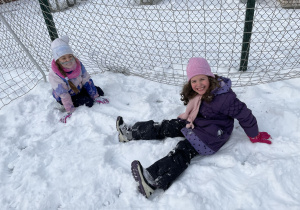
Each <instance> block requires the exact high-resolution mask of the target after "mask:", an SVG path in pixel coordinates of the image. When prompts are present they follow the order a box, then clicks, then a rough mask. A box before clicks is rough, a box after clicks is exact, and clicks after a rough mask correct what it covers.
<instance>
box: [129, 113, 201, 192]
mask: <svg viewBox="0 0 300 210" xmlns="http://www.w3.org/2000/svg"><path fill="white" fill-rule="evenodd" d="M185 125H186V121H184V120H180V119H173V120H164V121H162V123H161V124H159V123H155V122H154V121H153V120H151V121H147V122H137V123H135V124H134V125H133V126H132V136H133V139H134V140H139V139H142V140H148V139H163V138H165V137H181V136H182V137H183V134H182V133H181V131H180V130H181V129H182V128H184V127H185ZM198 154H199V153H198V152H197V151H196V150H195V149H194V147H193V146H192V145H191V144H190V142H189V141H188V140H186V139H185V140H183V141H180V142H178V144H177V145H176V147H175V148H174V150H172V151H171V152H170V153H169V154H168V155H167V156H165V157H163V158H162V159H160V160H158V161H156V162H155V163H153V164H152V165H151V166H149V167H148V168H146V170H147V171H148V172H149V173H150V175H151V176H152V178H153V179H154V182H155V187H156V188H159V189H163V190H166V189H168V187H169V186H170V185H171V184H172V182H173V181H174V180H175V179H176V178H177V177H178V176H179V175H180V174H181V173H182V172H183V171H184V170H185V169H186V168H187V167H188V165H189V164H190V161H191V159H192V158H194V157H195V156H197V155H198Z"/></svg>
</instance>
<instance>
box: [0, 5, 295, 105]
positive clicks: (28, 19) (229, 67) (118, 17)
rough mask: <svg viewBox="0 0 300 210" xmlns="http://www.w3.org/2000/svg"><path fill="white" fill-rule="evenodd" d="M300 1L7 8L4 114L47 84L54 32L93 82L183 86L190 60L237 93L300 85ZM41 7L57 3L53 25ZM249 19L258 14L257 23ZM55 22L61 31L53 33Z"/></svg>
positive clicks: (1, 48) (1, 84)
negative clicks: (291, 82) (111, 74)
mask: <svg viewBox="0 0 300 210" xmlns="http://www.w3.org/2000/svg"><path fill="white" fill-rule="evenodd" d="M7 1H8V0H7ZM299 1H300V0H299ZM299 1H297V0H294V1H284V0H267V1H265V0H264V1H262V0H259V1H255V0H248V1H247V0H209V1H205V0H153V1H150V0H143V4H142V3H141V1H140V0H127V1H125V0H115V1H111V0H68V1H67V0H49V1H46V0H39V1H38V0H17V1H13V2H10V3H2V4H0V14H1V16H0V17H2V19H1V20H0V39H1V44H0V71H1V73H0V89H1V94H0V108H1V107H3V106H4V105H6V104H8V103H9V102H10V101H11V100H13V99H15V98H17V97H19V96H21V95H23V94H25V93H27V92H28V91H29V90H30V89H32V88H33V87H34V86H35V85H36V84H37V83H38V81H39V80H41V79H43V77H44V75H43V74H42V73H41V72H40V71H39V70H42V72H44V73H45V75H47V71H48V70H49V68H50V63H51V60H52V55H51V50H50V43H51V39H50V36H49V34H51V33H49V30H48V29H49V27H50V28H51V27H54V29H55V31H56V33H57V35H59V36H61V35H64V34H67V35H69V37H70V44H71V46H72V48H73V51H74V52H75V54H76V56H78V57H79V59H80V60H82V62H83V63H84V65H85V66H86V68H87V70H88V71H89V72H90V73H91V74H95V73H101V72H103V71H107V70H110V71H115V72H123V73H126V74H134V75H138V76H141V77H144V78H146V79H149V80H153V81H157V82H161V83H167V84H172V85H182V84H183V83H184V82H185V81H186V76H185V66H186V63H187V61H188V59H189V58H190V57H193V56H201V57H205V58H206V59H207V60H208V61H209V63H210V64H211V66H212V69H213V72H214V73H217V74H219V75H222V76H225V77H230V78H231V79H232V82H233V86H246V85H256V84H261V83H267V82H274V81H278V80H284V79H290V78H294V77H299V76H300V59H299V58H300V35H299V34H300V27H299V26H300V9H297V8H299V5H300V2H299ZM251 2H252V3H254V4H250V3H251ZM40 3H41V4H42V7H43V6H44V7H45V6H46V7H47V4H48V3H49V6H50V8H48V10H49V11H51V12H50V13H48V14H46V13H44V15H45V17H46V20H45V19H44V16H43V13H42V10H41V5H40ZM147 4H148V5H147ZM149 4H150V5H149ZM151 4H152V5H151ZM249 5H250V6H249ZM251 5H252V6H251ZM287 5H288V6H287ZM247 6H248V8H247ZM283 7H284V8H283ZM287 8H289V9H287ZM248 12H250V13H251V12H252V13H253V17H252V19H251V17H248V15H249V14H250V13H249V14H248ZM49 18H50V19H49ZM51 18H52V19H51ZM52 20H53V22H54V25H51V26H50V25H49V22H50V23H52V22H51V21H52ZM5 21H6V24H5ZM46 23H47V24H48V26H47V25H46ZM9 27H10V29H11V31H10V30H9V29H8V28H9ZM52 32H53V31H52ZM52 35H53V33H52ZM54 35H55V33H54ZM245 37H246V38H247V37H248V39H245ZM245 56H246V57H245ZM245 63H246V68H245V66H244V68H243V70H245V69H247V70H246V71H240V70H241V65H243V64H245Z"/></svg>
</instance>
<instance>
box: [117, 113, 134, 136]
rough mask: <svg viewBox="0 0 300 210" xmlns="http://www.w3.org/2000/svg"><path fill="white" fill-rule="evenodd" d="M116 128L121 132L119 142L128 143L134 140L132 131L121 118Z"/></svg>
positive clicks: (118, 119)
mask: <svg viewBox="0 0 300 210" xmlns="http://www.w3.org/2000/svg"><path fill="white" fill-rule="evenodd" d="M116 128H117V131H118V132H119V142H128V141H130V140H132V130H131V128H130V127H128V126H127V125H126V123H125V122H124V121H123V118H122V117H121V116H119V117H118V118H117V121H116Z"/></svg>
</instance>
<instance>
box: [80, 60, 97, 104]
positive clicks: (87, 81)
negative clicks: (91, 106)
mask: <svg viewBox="0 0 300 210" xmlns="http://www.w3.org/2000/svg"><path fill="white" fill-rule="evenodd" d="M81 72H82V84H83V87H84V88H85V89H86V90H87V92H88V94H89V95H90V97H91V98H92V99H95V98H97V97H99V94H98V92H97V88H96V87H95V85H94V82H93V80H92V79H91V76H90V74H89V73H88V72H87V71H86V69H85V67H84V65H83V64H82V63H81Z"/></svg>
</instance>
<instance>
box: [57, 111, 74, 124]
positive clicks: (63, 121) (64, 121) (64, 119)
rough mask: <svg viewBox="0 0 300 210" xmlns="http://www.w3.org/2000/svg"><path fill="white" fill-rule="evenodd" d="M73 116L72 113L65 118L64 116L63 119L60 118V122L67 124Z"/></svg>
mask: <svg viewBox="0 0 300 210" xmlns="http://www.w3.org/2000/svg"><path fill="white" fill-rule="evenodd" d="M71 116H72V113H68V114H66V115H65V116H63V117H62V118H60V120H59V121H60V122H62V123H67V119H68V118H71Z"/></svg>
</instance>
